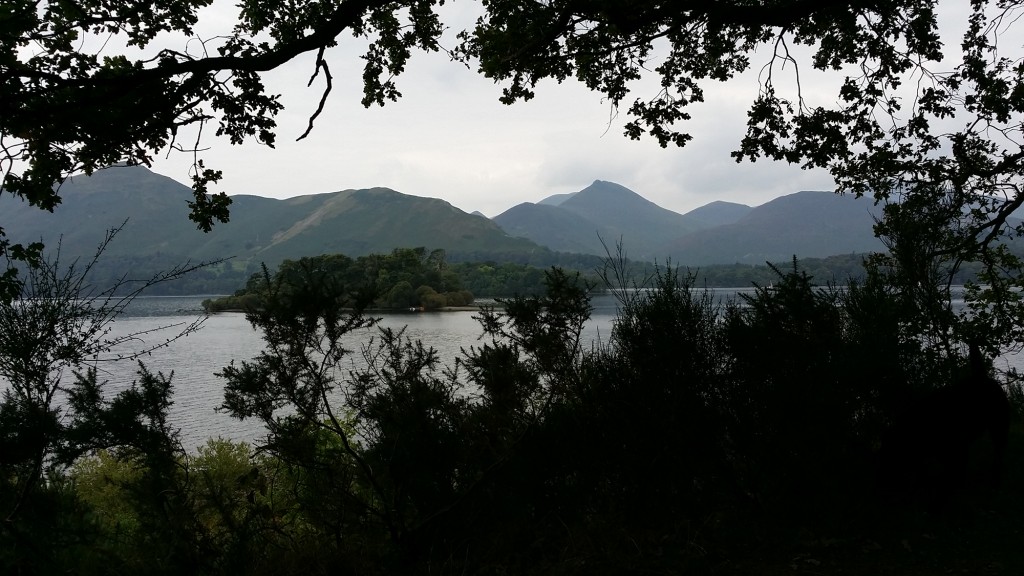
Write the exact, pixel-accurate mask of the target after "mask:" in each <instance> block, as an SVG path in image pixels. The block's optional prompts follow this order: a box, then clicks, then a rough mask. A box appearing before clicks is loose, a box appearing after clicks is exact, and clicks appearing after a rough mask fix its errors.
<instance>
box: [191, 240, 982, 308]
mask: <svg viewBox="0 0 1024 576" xmlns="http://www.w3.org/2000/svg"><path fill="white" fill-rule="evenodd" d="M863 262H864V255H861V254H848V255H842V256H831V257H829V258H809V259H806V260H803V261H801V266H802V267H803V269H804V270H807V271H808V273H809V274H811V275H812V276H813V277H815V278H819V279H821V280H820V281H821V282H823V283H825V282H833V283H840V284H841V283H845V282H848V281H850V280H863V278H864V266H863ZM606 263H607V259H594V260H591V259H590V258H589V257H588V258H585V259H584V261H576V262H574V264H576V265H577V266H581V268H567V269H566V270H567V271H570V272H574V273H579V274H580V275H581V276H582V277H583V278H584V279H585V280H586V281H588V282H590V283H591V284H593V285H595V286H599V285H600V284H601V273H602V270H603V269H604V267H605V266H606ZM622 265H623V270H624V273H625V275H626V276H627V278H628V279H629V281H631V282H643V280H644V279H645V278H649V277H650V276H651V275H652V274H653V273H654V271H655V270H656V269H657V264H653V263H649V262H635V261H629V260H623V261H622ZM669 265H671V263H669ZM780 265H784V263H780V264H771V263H765V265H762V266H751V265H746V264H734V265H729V266H725V265H716V266H705V267H701V268H693V269H686V273H687V274H689V275H691V276H692V278H693V282H694V284H695V285H696V286H701V287H708V288H744V287H745V288H749V287H751V286H761V285H769V284H771V283H772V282H773V281H774V279H775V278H776V272H775V268H773V267H777V266H780ZM213 268H214V269H215V270H213V271H209V270H205V269H204V270H202V271H201V272H202V273H203V274H204V276H203V277H204V278H208V277H210V276H211V275H213V276H216V274H217V273H218V272H217V270H218V269H229V268H230V263H228V262H224V263H220V264H218V265H216V266H214V267H213ZM299 268H311V269H323V270H325V271H329V272H330V273H331V274H333V275H335V276H337V278H338V280H339V281H340V282H346V283H348V284H350V285H351V284H352V283H354V282H359V283H360V284H361V285H362V286H364V288H365V289H367V290H372V291H373V293H374V295H375V296H374V298H373V301H372V304H371V305H372V307H374V308H377V309H399V310H400V309H410V308H416V309H424V310H436V309H439V308H443V307H451V306H456V307H457V306H467V305H470V304H472V303H473V302H474V299H475V297H485V298H502V297H511V296H517V295H524V296H525V295H534V296H535V295H539V294H542V293H543V292H544V290H545V286H544V279H545V268H542V267H538V266H534V265H531V264H523V263H517V262H511V261H501V262H499V261H495V260H485V261H477V262H450V259H449V257H448V255H447V254H446V252H445V251H444V250H428V249H426V248H424V247H418V248H398V249H395V250H393V251H392V252H391V253H389V254H370V255H367V256H359V257H357V258H350V257H348V256H345V255H342V254H324V255H320V256H311V257H303V258H300V259H298V260H285V261H284V262H283V263H282V264H281V265H280V266H279V267H278V268H277V269H276V270H274V271H273V272H271V271H270V270H269V269H267V268H264V269H262V270H260V271H258V272H254V273H252V274H250V275H249V277H248V279H247V281H246V282H245V285H244V287H242V288H239V289H237V290H235V291H234V293H233V294H232V295H230V296H225V297H220V298H210V299H208V300H205V301H204V302H203V307H204V309H205V310H206V311H208V312H222V311H226V310H245V309H246V308H247V307H248V306H251V305H252V304H253V303H254V302H255V301H256V294H257V291H258V289H257V288H258V286H259V285H260V283H261V282H264V281H265V280H266V279H267V278H268V277H269V276H273V277H275V278H277V280H278V281H280V282H288V281H289V280H288V278H290V277H291V276H293V275H294V270H296V269H299ZM231 277H237V275H232V276H231ZM970 278H971V275H970V273H965V274H964V275H963V277H962V278H960V280H969V279H970Z"/></svg>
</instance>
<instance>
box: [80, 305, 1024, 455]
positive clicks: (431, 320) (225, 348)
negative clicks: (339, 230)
mask: <svg viewBox="0 0 1024 576" xmlns="http://www.w3.org/2000/svg"><path fill="white" fill-rule="evenodd" d="M739 292H746V290H739V291H737V290H735V289H729V290H717V291H715V294H716V296H717V298H718V299H720V300H727V299H729V298H735V297H736V295H737V294H738V293H739ZM203 298H204V297H202V296H188V297H146V298H138V299H137V300H136V301H135V302H134V303H133V304H132V305H131V307H130V308H129V309H128V310H127V311H126V313H125V314H124V315H122V316H121V317H120V318H118V319H117V320H116V321H115V322H114V323H113V327H112V335H113V336H117V335H125V334H138V333H142V332H146V334H142V335H140V336H139V337H138V338H137V339H136V340H135V341H133V342H131V343H129V344H128V345H126V346H124V347H123V351H137V350H141V349H146V348H150V347H153V346H155V345H158V344H161V343H163V342H165V341H166V340H167V339H169V338H173V337H174V336H175V335H176V334H178V332H179V331H180V330H181V329H182V328H183V327H184V326H187V325H188V324H189V323H191V322H193V321H195V320H196V319H197V318H199V317H201V316H202V307H201V305H200V303H201V302H202V300H203ZM592 304H593V307H594V311H593V314H592V318H591V320H590V321H589V322H588V323H587V325H586V328H585V330H584V334H583V338H584V342H594V343H597V344H600V343H602V342H607V340H608V337H609V336H610V334H611V329H612V323H613V321H614V319H615V315H616V304H617V302H616V300H615V299H614V297H612V296H610V295H597V296H595V297H594V299H593V301H592ZM380 316H381V322H380V325H381V326H386V327H391V328H395V329H399V328H402V327H403V326H405V327H406V335H407V336H409V337H410V338H412V339H420V340H422V341H423V342H424V343H425V344H427V345H429V346H432V347H434V348H435V349H436V350H437V351H438V353H439V356H440V358H441V360H442V362H444V363H450V362H451V361H453V360H454V359H455V358H456V357H457V356H459V355H460V353H461V350H462V349H463V348H468V347H470V346H474V345H478V344H479V343H480V340H479V337H480V336H481V334H482V330H481V329H480V326H479V324H478V323H477V321H476V320H474V316H475V314H474V313H473V312H424V313H404V314H382V315H380ZM164 326H166V327H167V328H164V329H160V330H155V331H154V329H155V328H158V327H164ZM374 334H376V329H375V328H374V329H367V330H364V331H361V332H360V333H357V334H353V335H351V338H350V339H349V340H348V342H347V346H348V348H350V349H352V350H355V351H356V353H354V354H352V355H351V361H352V362H360V361H361V356H360V354H359V353H358V351H359V349H360V347H361V346H362V345H365V343H366V342H368V341H369V339H370V338H371V337H372V336H373V335H374ZM262 348H263V342H262V340H261V338H260V334H259V333H257V332H256V331H254V330H253V329H252V328H251V327H250V326H249V323H248V322H246V320H245V316H244V315H243V314H241V313H222V314H217V315H213V316H210V317H209V318H207V319H206V320H205V322H204V323H203V324H202V327H201V328H200V329H199V330H198V331H196V332H194V333H192V334H190V335H188V336H186V337H184V338H180V339H178V340H175V341H173V342H171V343H170V344H169V345H167V346H166V347H163V348H159V349H156V350H153V351H152V352H150V353H148V354H146V355H145V356H144V357H143V358H141V360H142V361H143V362H144V363H145V364H146V366H147V368H149V369H150V370H151V371H153V372H158V371H159V372H163V373H164V374H171V373H173V380H172V382H173V384H174V391H175V393H174V405H173V406H172V408H171V414H170V416H171V419H172V422H173V424H174V425H175V426H178V427H179V428H180V429H181V434H182V440H183V442H184V444H185V446H186V448H188V449H190V450H191V449H195V448H196V447H197V446H199V445H201V444H203V443H205V442H206V440H207V439H208V438H211V437H217V436H222V437H225V438H230V439H233V440H244V441H249V442H251V441H254V440H258V439H259V438H261V437H262V435H263V434H264V430H263V428H262V425H261V424H260V423H259V422H256V421H250V420H246V421H238V420H236V419H234V418H231V417H229V416H228V415H227V414H223V413H219V412H217V411H216V408H217V407H218V406H219V405H220V404H221V402H222V401H223V386H224V381H223V380H222V379H221V378H219V377H217V376H215V373H216V372H218V371H220V369H222V368H223V367H224V366H226V365H227V364H229V363H230V362H231V361H232V360H235V361H236V362H237V361H241V360H248V359H251V358H252V357H253V356H255V355H256V354H258V353H259V352H260V350H262ZM1007 366H1014V367H1017V368H1018V370H1020V369H1022V368H1024V356H1021V355H1017V356H1012V357H1003V358H1001V359H1000V360H999V361H997V367H1000V368H1006V367H1007ZM137 369H138V363H137V362H131V361H117V362H100V363H99V364H98V370H99V377H100V379H101V380H104V379H105V380H107V381H108V388H107V390H108V392H116V391H117V390H119V389H122V388H124V387H126V386H128V385H130V384H131V382H132V381H133V379H134V378H135V377H136V371H137Z"/></svg>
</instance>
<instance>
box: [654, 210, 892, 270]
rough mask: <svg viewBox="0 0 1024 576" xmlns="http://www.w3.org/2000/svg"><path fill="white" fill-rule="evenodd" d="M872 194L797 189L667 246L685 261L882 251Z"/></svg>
mask: <svg viewBox="0 0 1024 576" xmlns="http://www.w3.org/2000/svg"><path fill="white" fill-rule="evenodd" d="M879 213H880V210H879V209H878V208H877V207H875V206H873V205H872V204H871V202H870V201H869V200H867V199H859V200H858V199H855V198H853V197H852V196H837V195H836V194H833V193H831V192H797V193H796V194H790V195H788V196H782V197H780V198H776V199H775V200H772V201H770V202H767V203H765V204H762V205H761V206H758V207H756V208H753V209H751V210H750V211H749V213H747V214H746V215H745V216H743V217H742V218H740V219H739V220H737V221H736V222H734V223H732V224H725V225H722V226H717V227H714V228H708V229H705V230H699V231H696V232H692V233H689V234H686V235H684V236H681V237H680V238H678V239H676V240H674V241H672V242H669V243H667V244H666V245H665V247H664V250H665V252H666V253H667V254H669V255H670V256H671V257H672V260H673V261H674V262H677V263H679V264H685V265H704V264H732V263H743V264H763V263H764V262H765V261H772V262H777V261H785V260H786V259H788V258H791V257H792V256H793V255H794V254H795V255H797V256H798V257H813V258H822V257H825V256H831V255H836V254H849V253H853V252H857V253H861V252H871V251H879V250H883V249H884V247H883V246H882V243H881V242H880V241H879V240H878V239H877V238H875V237H874V233H873V229H872V227H873V225H874V219H873V215H877V214H879Z"/></svg>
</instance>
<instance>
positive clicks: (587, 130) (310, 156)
mask: <svg viewBox="0 0 1024 576" xmlns="http://www.w3.org/2000/svg"><path fill="white" fill-rule="evenodd" d="M234 4H235V2H233V1H229V2H219V3H217V4H215V5H214V6H213V7H211V8H209V9H207V10H206V11H204V12H203V13H202V17H203V22H202V24H201V27H200V28H199V34H200V35H203V36H206V37H209V36H212V35H214V34H215V33H217V31H222V30H224V27H225V26H228V27H230V24H231V23H232V18H233V17H234V13H235V11H236V10H237V9H236V8H234V6H233V5H234ZM477 9H478V8H477V5H476V3H474V2H455V3H454V4H446V5H445V7H444V8H443V10H444V13H445V22H446V23H448V24H449V25H450V26H452V28H453V29H458V28H460V27H463V26H469V25H470V24H471V23H472V21H473V19H474V17H475V11H476V10H477ZM448 38H449V39H448V41H447V44H448V45H449V46H450V45H452V44H453V43H454V42H453V41H452V40H451V35H449V37H448ZM362 47H363V45H362V43H361V42H359V41H358V40H355V39H352V38H350V37H344V38H343V39H342V40H341V43H340V45H339V46H338V47H337V48H335V49H333V50H331V51H329V52H328V54H327V58H328V62H329V65H330V67H331V71H332V74H333V76H334V91H333V92H332V94H331V97H330V99H329V100H328V102H327V106H326V108H325V110H324V112H323V114H322V115H321V116H320V118H319V119H318V120H317V123H316V128H315V129H314V131H313V133H312V134H311V135H310V136H309V137H307V138H306V139H304V140H302V141H299V142H296V141H295V138H296V137H298V136H299V135H300V134H301V133H302V132H303V130H304V129H305V127H306V123H307V119H308V117H309V115H310V114H311V113H312V112H313V111H314V110H315V108H316V105H317V103H318V101H319V98H320V93H321V90H322V86H323V85H322V80H318V81H317V82H316V83H314V86H313V87H311V88H306V82H307V80H308V79H309V76H310V74H311V73H312V71H313V62H314V58H313V56H312V55H306V56H303V57H300V58H298V59H296V60H295V61H293V62H291V63H289V64H288V65H286V66H284V67H282V68H281V69H279V70H276V71H274V72H273V73H272V74H270V75H269V76H268V77H267V86H268V90H269V91H271V92H275V93H280V94H282V102H283V103H284V105H285V110H284V111H283V112H282V113H281V114H280V115H279V116H278V125H279V126H278V130H277V135H278V144H277V147H276V148H275V149H270V148H267V147H264V146H261V145H258V144H256V143H255V142H252V143H248V144H246V145H243V146H232V145H230V144H229V143H227V142H226V141H220V140H216V139H214V138H212V137H207V138H205V140H204V144H205V145H206V146H209V150H207V151H205V152H204V153H203V156H202V157H203V158H204V159H205V161H206V163H207V165H208V166H212V167H215V168H217V169H220V170H223V172H224V179H223V180H222V182H221V183H220V185H218V187H217V188H215V190H217V191H224V192H227V193H228V194H255V195H259V196H268V197H275V198H287V197H291V196H297V195H302V194H314V193H320V192H331V191H337V190H344V189H350V188H368V187H373V186H384V187H388V188H392V189H394V190H397V191H399V192H402V193H405V194H411V195H416V196H429V197H436V198H442V199H444V200H447V201H449V202H451V203H452V204H453V205H455V206H457V207H458V208H461V209H462V210H465V211H467V212H472V211H475V210H478V211H480V212H482V213H484V214H485V215H487V216H489V217H493V216H496V215H498V214H500V213H501V212H503V211H505V210H507V209H508V208H510V207H512V206H514V205H516V204H519V203H521V202H536V201H538V200H541V199H543V198H545V197H547V196H550V195H552V194H559V193H565V192H575V191H578V190H581V189H583V188H585V187H586V186H588V185H589V184H590V183H591V182H593V181H594V180H608V181H612V182H616V183H619V184H622V185H623V186H626V187H627V188H630V189H632V190H634V191H635V192H637V193H639V194H641V195H642V196H644V197H646V198H648V199H649V200H651V201H653V202H655V203H657V204H659V205H661V206H663V207H665V208H669V209H671V210H675V211H677V212H686V211H689V210H692V209H694V208H696V207H698V206H701V205H704V204H707V203H708V202H712V201H714V200H727V201H731V202H740V203H744V204H749V205H758V204H762V203H764V202H766V201H768V200H770V199H772V198H775V197H777V196H780V195H784V194H789V193H793V192H797V191H799V190H830V189H831V188H832V186H833V182H832V180H831V178H830V177H829V176H828V174H827V173H825V172H824V171H820V170H819V171H807V170H801V169H800V168H799V167H798V166H791V165H787V164H784V163H773V162H770V161H766V160H762V161H760V162H757V163H753V164H752V163H749V162H744V163H742V164H737V163H736V162H735V161H734V160H733V159H732V158H731V157H730V155H729V152H730V151H732V150H734V149H735V148H736V147H737V146H738V144H739V141H740V139H741V138H742V136H743V133H744V121H745V118H746V111H747V108H748V107H749V105H750V103H751V102H752V100H753V98H754V97H755V96H756V94H757V89H758V80H757V74H758V71H759V70H760V68H761V67H762V65H763V64H764V63H765V62H767V61H768V58H769V56H770V54H769V52H768V51H767V50H764V51H762V52H760V53H758V54H755V55H754V56H753V58H752V60H753V66H752V70H751V72H750V73H748V74H745V75H744V76H742V77H739V78H737V79H734V80H733V81H731V82H729V83H727V84H724V85H713V86H711V89H709V90H708V91H707V94H706V96H707V102H706V103H703V104H698V105H694V106H692V107H691V108H692V109H691V113H692V114H693V116H694V119H693V120H691V121H690V122H689V123H688V124H687V128H688V130H689V132H690V133H691V134H693V136H694V139H693V141H692V142H691V143H690V144H689V145H687V146H686V147H685V148H682V149H679V148H674V147H672V148H669V149H662V148H660V147H659V146H658V144H657V143H656V142H655V141H654V140H653V139H651V138H644V139H642V140H641V141H633V140H629V139H628V138H626V137H625V136H623V135H622V126H623V124H624V123H625V121H626V119H625V114H624V112H623V114H622V115H621V116H620V117H618V118H616V117H613V115H612V112H613V111H612V110H611V109H610V107H609V105H608V104H607V103H606V102H603V101H602V100H601V98H600V95H598V94H596V93H592V92H589V91H588V90H587V89H586V88H585V87H583V86H582V85H581V84H579V83H577V82H575V81H568V82H566V83H564V84H561V85H559V84H556V83H553V82H549V83H545V84H544V85H542V86H541V88H540V89H539V90H538V93H537V97H536V98H535V99H534V100H532V101H530V102H520V103H517V104H515V105H513V106H505V105H502V104H501V103H499V102H498V97H499V96H500V94H501V87H500V86H498V85H495V84H493V83H492V82H490V81H489V80H487V79H486V78H484V77H482V76H480V75H479V74H477V73H476V72H475V71H474V70H468V69H466V68H465V67H464V66H461V65H459V64H457V63H453V62H450V61H449V59H448V57H447V56H446V55H444V54H423V53H417V54H414V56H413V58H412V60H411V62H410V63H409V66H408V67H407V71H406V73H405V74H404V75H402V76H401V77H400V78H399V79H398V87H399V90H400V91H401V92H402V93H403V97H402V98H401V99H400V100H399V101H398V102H396V103H389V104H388V105H386V106H385V107H383V108H379V107H373V108H370V109H366V108H363V107H362V105H361V104H360V103H359V100H360V98H361V95H362V92H361V74H362V60H361V59H360V58H359V55H360V54H361V53H362V52H361V50H362ZM178 48H180V46H178ZM801 72H802V74H803V75H804V76H803V77H802V82H803V87H804V90H805V93H806V94H807V95H809V96H811V104H812V105H813V104H816V103H821V104H825V105H828V104H832V103H834V95H835V94H836V91H835V88H834V86H835V78H831V79H829V78H820V77H816V76H814V75H810V72H811V71H810V70H809V69H806V67H805V69H801ZM776 83H777V84H778V81H777V82H776ZM655 93H656V84H655V83H652V82H651V81H650V80H648V81H646V83H645V82H641V83H640V84H638V86H637V90H636V92H634V95H636V96H641V97H650V96H653V95H654V94H655ZM815 98H817V100H816V99H815ZM628 101H629V102H631V101H632V96H631V97H629V99H628ZM627 106H628V104H627ZM190 162H191V157H190V155H186V154H180V153H179V154H174V153H172V154H170V155H169V157H168V158H164V157H163V156H161V157H160V159H159V160H158V161H157V162H156V163H155V165H154V169H155V170H156V171H157V172H159V173H161V174H164V175H167V176H169V177H171V178H174V179H176V180H179V181H182V182H185V181H187V178H188V166H189V164H190Z"/></svg>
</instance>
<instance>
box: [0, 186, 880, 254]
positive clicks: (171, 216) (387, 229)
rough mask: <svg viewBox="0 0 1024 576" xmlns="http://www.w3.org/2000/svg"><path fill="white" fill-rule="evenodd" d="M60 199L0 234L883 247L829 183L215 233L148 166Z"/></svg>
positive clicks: (238, 226)
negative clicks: (746, 199) (683, 206)
mask: <svg viewBox="0 0 1024 576" xmlns="http://www.w3.org/2000/svg"><path fill="white" fill-rule="evenodd" d="M61 195H62V197H63V202H62V204H61V205H60V206H58V207H57V209H56V210H55V211H54V212H53V213H48V212H45V211H41V210H38V209H36V208H33V207H30V206H28V205H27V204H26V203H24V202H20V201H17V200H14V199H12V198H10V197H0V211H2V212H3V214H4V218H3V225H4V227H5V228H6V230H7V233H8V235H9V236H10V237H11V238H12V239H13V240H15V241H20V242H31V241H34V240H39V239H40V238H42V239H44V240H45V241H46V242H47V243H48V244H49V245H50V246H51V247H52V246H54V245H55V244H56V240H57V238H58V237H61V236H62V237H63V246H62V253H63V255H64V256H72V257H73V256H88V255H91V253H92V252H93V251H94V249H95V246H96V245H97V244H98V243H99V241H100V240H101V239H102V238H103V234H104V231H105V230H107V229H109V228H111V227H115V226H118V225H120V224H121V223H122V222H124V221H125V220H126V219H127V224H126V225H125V229H124V231H123V232H122V233H121V236H120V237H119V239H118V240H117V241H116V242H115V243H114V244H113V245H112V246H111V247H110V249H109V254H111V255H114V256H121V257H130V258H134V259H138V258H143V259H145V258H151V259H152V258H163V259H167V258H172V257H177V258H179V259H182V260H184V259H191V260H193V261H196V260H211V259H219V258H224V257H228V256H235V257H236V260H235V262H240V263H245V266H246V267H248V268H251V267H252V266H254V265H255V266H258V264H259V263H260V262H266V263H268V264H269V265H271V266H273V265H276V264H277V263H278V262H280V261H281V260H283V259H286V258H292V259H294V258H298V257H301V256H308V255H316V254H322V253H332V252H340V253H344V254H347V255H350V256H360V255H365V254H369V253H372V252H390V251H391V250H392V249H394V248H398V247H416V246H424V247H427V248H430V249H435V248H442V249H445V250H447V251H449V253H460V254H470V255H472V256H471V257H472V258H474V259H480V260H487V259H505V258H509V257H515V255H517V254H518V255H536V254H538V253H550V251H557V252H565V253H577V254H589V255H597V256H603V255H604V254H605V245H604V244H607V246H608V248H610V249H614V247H615V244H616V243H617V242H619V241H620V239H621V241H622V242H623V245H624V247H625V250H626V253H627V255H628V256H629V257H630V258H632V259H637V260H648V261H650V260H657V261H660V262H665V261H666V260H668V259H671V260H672V262H673V263H675V264H679V265H684V266H699V265H707V264H719V263H720V264H733V263H749V264H762V263H764V262H765V261H766V260H768V261H781V260H787V259H789V258H790V257H792V256H793V255H796V256H798V257H824V256H830V255H834V254H850V253H862V252H867V251H874V250H881V249H882V248H883V247H882V245H881V243H880V242H879V241H878V240H877V239H876V238H875V237H874V235H873V232H872V225H873V223H874V220H873V216H874V215H877V213H878V210H877V209H875V208H874V207H873V206H871V204H870V202H869V201H867V200H855V199H853V198H851V197H840V196H836V195H835V194H832V193H830V192H799V193H796V194H792V195H789V196H783V197H781V198H777V199H775V200H772V201H770V202H767V203H765V204H763V205H761V206H757V207H750V206H746V205H743V204H737V203H732V202H722V201H719V202H712V203H710V204H707V205H705V206H702V207H700V208H697V209H696V210H693V211H690V212H688V213H686V214H679V213H676V212H673V211H671V210H667V209H665V208H662V207H660V206H658V205H657V204H654V203H653V202H650V201H649V200H647V199H645V198H643V197H642V196H640V195H639V194H637V193H636V192H633V191H632V190H629V189H628V188H625V187H623V186H621V185H619V184H615V183H612V182H605V181H601V180H597V181H595V182H594V183H593V184H591V185H590V186H588V187H586V188H584V189H583V190H580V191H579V192H575V193H571V194H560V195H555V196H551V197H548V198H545V199H544V200H542V201H541V202H539V203H536V204H533V203H523V204H520V205H518V206H515V207H513V208H510V209H509V210H507V211H505V212H504V213H502V214H500V215H498V216H497V217H495V218H494V219H493V220H489V219H487V218H486V217H484V216H482V215H480V214H478V213H477V214H467V213H466V212H463V211H462V210H459V209H458V208H456V207H454V206H452V205H451V204H449V203H448V202H445V201H443V200H439V199H436V198H423V197H418V196H410V195H407V194H402V193H400V192H396V191H394V190H391V189H388V188H368V189H360V190H343V191H340V192H330V193H323V194H311V195H303V196H296V197H293V198H289V199H286V200H277V199H271V198H263V197H258V196H250V195H237V196H234V197H232V199H233V204H232V206H231V220H230V222H228V223H226V224H218V225H217V226H215V227H214V230H213V232H211V233H209V234H203V233H201V232H199V231H197V230H196V229H195V226H194V225H193V223H192V222H190V221H189V220H188V218H187V217H186V215H187V207H186V202H187V201H188V200H189V199H190V198H191V197H192V191H191V189H190V188H188V187H187V186H185V185H183V184H180V183H178V182H176V181H174V180H172V179H170V178H166V177H164V176H161V175H159V174H155V173H153V172H150V171H149V170H147V169H145V168H141V167H131V168H128V167H117V168H110V169H106V170H101V171H99V172H97V173H95V174H94V175H93V176H91V177H84V176H78V177H75V178H74V179H73V180H71V181H69V182H68V183H66V184H65V186H64V187H63V188H62V189H61ZM602 241H603V242H604V244H602ZM524 258H532V256H525V257H524ZM520 261H522V260H520ZM248 268H247V269H248Z"/></svg>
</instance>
